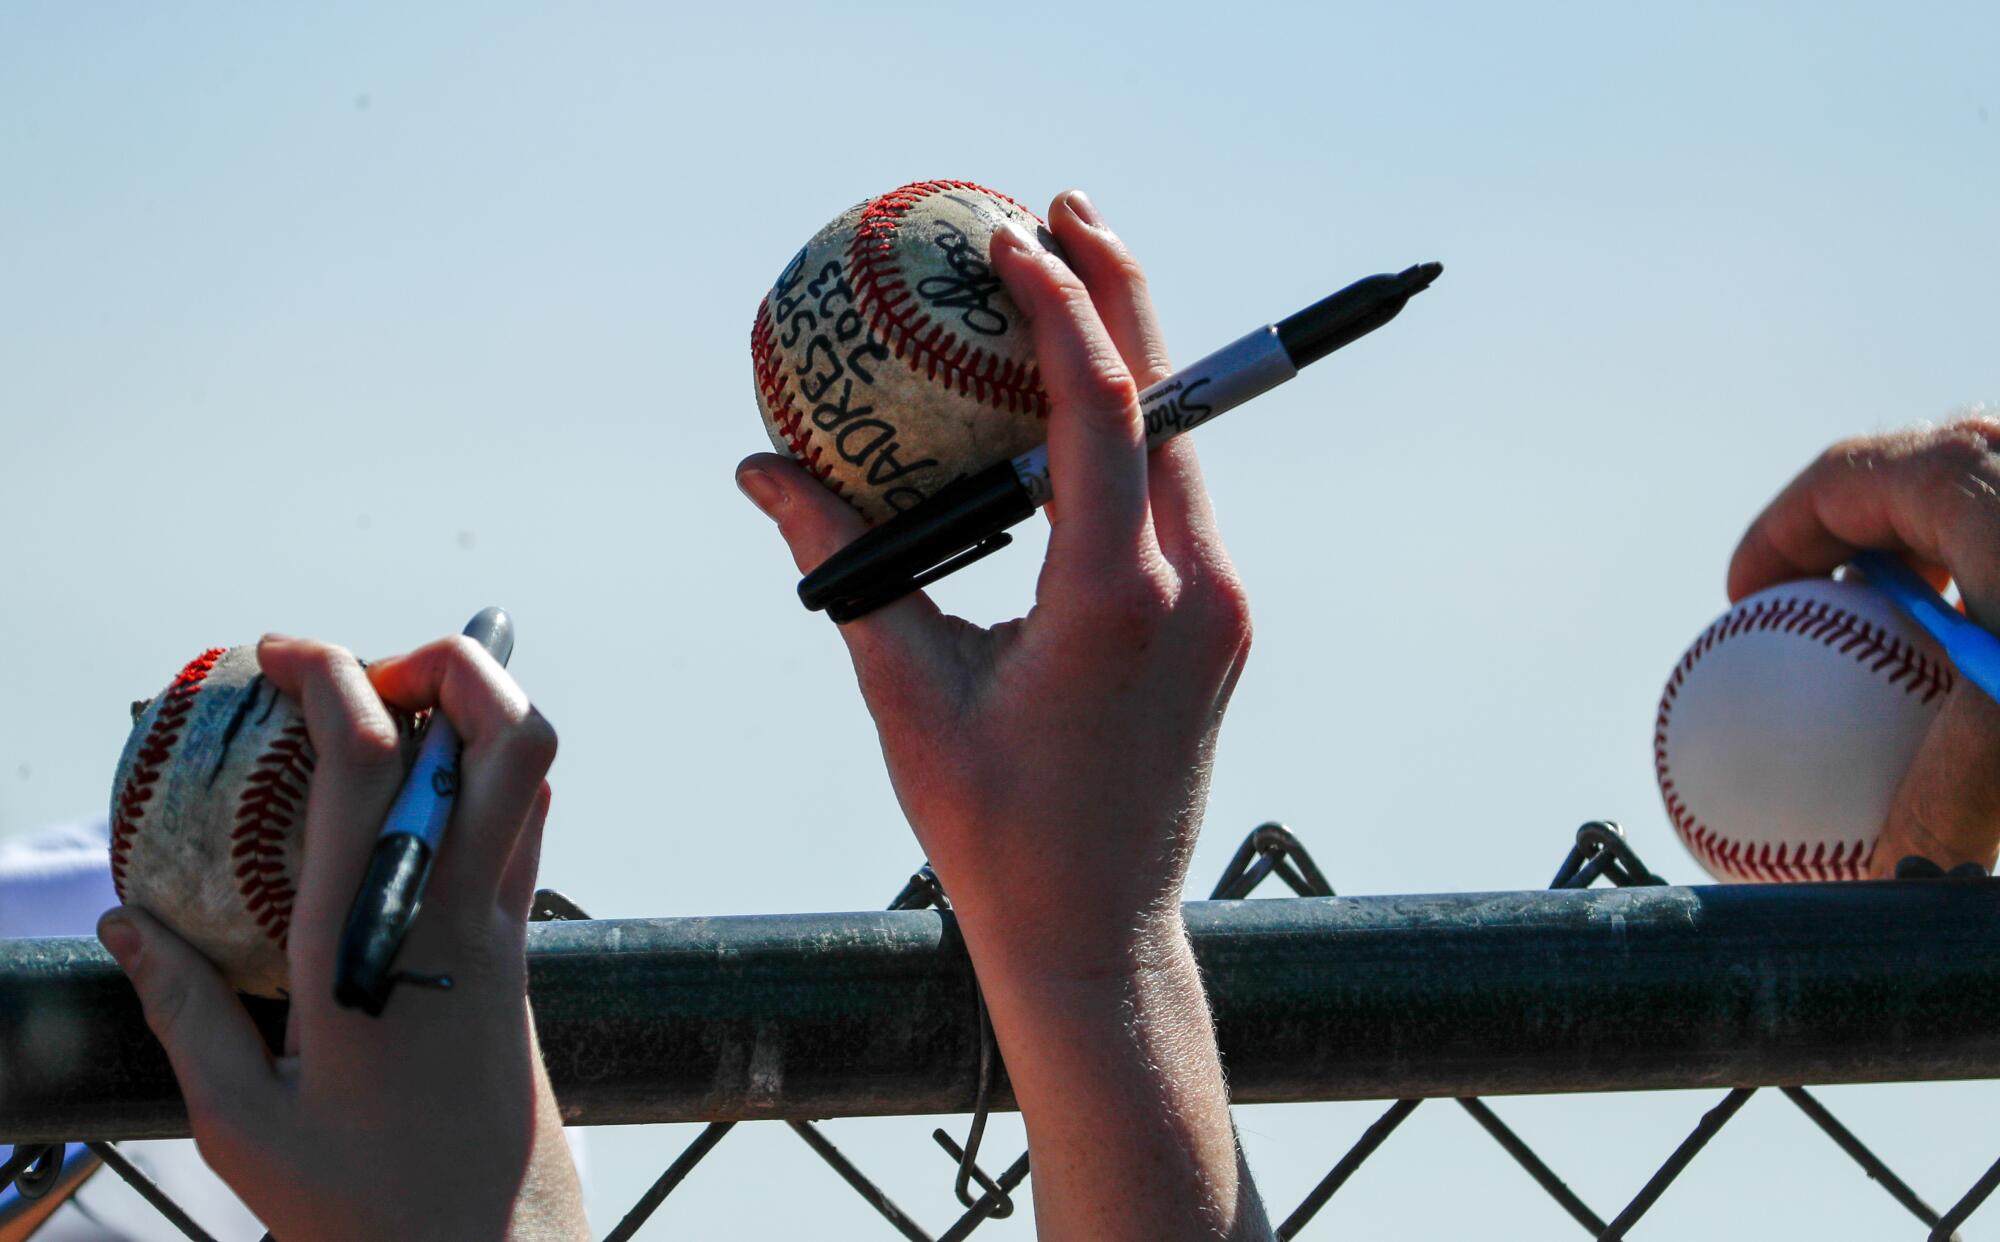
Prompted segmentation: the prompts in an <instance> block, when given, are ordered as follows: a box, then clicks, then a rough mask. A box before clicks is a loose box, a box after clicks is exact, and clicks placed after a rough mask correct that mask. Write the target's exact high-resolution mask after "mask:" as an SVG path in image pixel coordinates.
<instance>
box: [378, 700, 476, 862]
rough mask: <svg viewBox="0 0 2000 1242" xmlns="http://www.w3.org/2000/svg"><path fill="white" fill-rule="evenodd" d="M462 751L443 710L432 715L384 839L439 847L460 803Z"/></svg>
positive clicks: (385, 824)
mask: <svg viewBox="0 0 2000 1242" xmlns="http://www.w3.org/2000/svg"><path fill="white" fill-rule="evenodd" d="M459 749H460V748H459V742H458V730H456V729H454V728H452V727H451V721H449V720H446V719H445V718H444V713H443V712H442V711H437V712H432V713H431V722H430V726H429V727H428V728H426V729H425V730H424V740H423V744H422V745H421V746H419V747H418V748H417V761H416V762H415V763H414V764H412V765H410V774H409V775H408V776H407V777H405V778H404V779H403V787H402V788H401V789H398V790H397V791H396V801H395V802H394V803H393V804H392V805H391V806H390V807H389V814H388V817H387V818H386V819H384V820H383V821H382V835H383V836H384V837H393V836H398V835H402V836H410V837H415V838H416V839H417V840H419V841H422V842H423V843H424V844H425V845H427V846H429V847H430V848H431V849H433V850H435V849H436V848H437V844H438V842H439V841H441V840H443V839H444V827H445V825H446V824H447V823H450V822H451V808H452V804H453V803H455V802H456V801H457V800H458V753H459Z"/></svg>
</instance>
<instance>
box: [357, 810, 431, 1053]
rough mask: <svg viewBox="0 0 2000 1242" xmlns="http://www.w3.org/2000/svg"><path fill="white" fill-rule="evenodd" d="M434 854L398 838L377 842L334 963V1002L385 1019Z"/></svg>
mask: <svg viewBox="0 0 2000 1242" xmlns="http://www.w3.org/2000/svg"><path fill="white" fill-rule="evenodd" d="M430 869H431V848H430V846H428V845H426V844H425V843H424V842H423V841H421V840H419V839H418V838H416V837H413V836H409V835H407V834H404V833H398V834H396V835H395V836H393V837H383V838H381V839H380V840H378V841H376V842H375V852H374V854H372V855H371V856H370V857H369V859H368V874H367V876H366V877H365V878H364V879H363V880H362V881H361V888H360V889H359V890H358V891H357V892H356V893H355V895H354V905H353V906H352V907H351V908H350V909H349V910H348V912H347V925H346V927H345V929H343V931H342V932H341V936H340V951H339V954H338V956H336V957H335V959H334V972H333V977H334V984H333V998H334V999H335V1000H336V1001H338V1002H339V1003H341V1004H342V1005H345V1006H346V1007H348V1008H349V1009H361V1010H365V1011H366V1012H368V1013H370V1014H380V1013H381V1012H382V1006H383V1004H384V1003H385V1002H386V1001H387V1000H388V993H389V987H388V981H389V968H390V967H391V966H393V965H394V964H395V961H396V953H397V951H398V950H400V949H401V948H402V947H403V934H404V932H405V931H407V930H408V928H409V926H410V923H411V922H412V921H413V920H414V919H415V918H416V917H417V909H418V907H419V906H420V905H421V904H422V902H423V897H424V880H425V878H426V877H427V876H428V875H429V874H430Z"/></svg>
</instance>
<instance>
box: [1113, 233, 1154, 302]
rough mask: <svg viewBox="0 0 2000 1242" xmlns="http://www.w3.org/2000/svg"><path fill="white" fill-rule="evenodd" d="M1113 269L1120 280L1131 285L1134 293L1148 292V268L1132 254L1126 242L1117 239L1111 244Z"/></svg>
mask: <svg viewBox="0 0 2000 1242" xmlns="http://www.w3.org/2000/svg"><path fill="white" fill-rule="evenodd" d="M1110 249H1111V268H1112V271H1113V273H1114V274H1115V275H1116V276H1117V277H1118V279H1119V280H1121V281H1123V282H1124V283H1125V284H1127V285H1130V286H1131V287H1132V289H1133V291H1134V292H1136V293H1144V292H1145V291H1146V267H1145V265H1144V264H1143V263H1140V262H1139V260H1138V259H1137V258H1135V257H1134V256H1133V254H1132V251H1131V249H1130V248H1129V247H1127V246H1126V245H1125V243H1124V242H1122V241H1118V240H1116V239H1115V238H1114V239H1113V240H1112V242H1111V246H1110Z"/></svg>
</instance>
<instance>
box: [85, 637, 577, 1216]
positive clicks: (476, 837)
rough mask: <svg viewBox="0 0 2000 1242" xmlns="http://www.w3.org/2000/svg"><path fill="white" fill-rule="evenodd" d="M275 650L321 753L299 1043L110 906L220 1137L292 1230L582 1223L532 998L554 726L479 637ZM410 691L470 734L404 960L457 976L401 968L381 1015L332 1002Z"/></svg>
mask: <svg viewBox="0 0 2000 1242" xmlns="http://www.w3.org/2000/svg"><path fill="white" fill-rule="evenodd" d="M258 661H259V663H260V664H261V666H262V668H263V672H264V675H265V676H267V677H269V678H270V679H271V682H272V684H274V685H275V686H277V687H278V688H279V689H281V690H283V691H284V692H285V693H287V694H289V695H291V696H292V697H293V698H294V699H296V700H297V701H298V702H299V703H300V704H301V705H302V706H303V708H304V712H305V717H306V727H307V732H308V734H309V736H310V738H311V740H312V745H313V750H314V753H315V755H316V757H317V766H316V770H315V772H314V775H313V781H312V786H311V792H310V794H309V795H308V798H307V807H306V827H305V841H304V855H305V856H304V859H303V862H302V864H301V867H300V875H299V883H298V896H297V900H296V902H295V904H294V907H293V918H292V927H291V934H290V938H289V941H288V944H287V952H288V955H289V958H290V968H291V979H292V1000H291V1010H290V1014H289V1018H288V1021H287V1025H286V1031H285V1047H284V1053H283V1055H282V1056H278V1057H273V1056H271V1054H270V1052H269V1051H268V1049H267V1048H266V1047H265V1045H264V1042H263V1039H262V1037H261V1036H260V1035H259V1034H258V1032H257V1029H256V1028H255V1026H254V1025H252V1023H251V1020H250V1018H249V1016H248V1014H247V1013H246V1012H245V1011H244V1009H243V1006H242V1003H241V1002H240V1001H239V1000H238V999H237V997H236V995H235V993H233V992H232V991H231V990H230V989H229V987H228V986H227V985H226V984H225V983H224V982H223V980H222V977H221V976H220V975H219V974H218V973H217V972H216V970H215V968H214V967H213V966H211V965H210V964H209V963H208V961H207V960H206V959H205V958H203V957H202V956H201V955H200V954H199V953H197V952H196V951H195V950H194V949H192V948H190V947H189V946H188V945H187V944H186V943H185V942H184V941H182V940H181V939H180V938H179V937H177V936H175V935H174V934H173V933H172V932H170V931H168V930H167V929H166V928H165V927H164V926H162V925H161V924H159V923H158V922H156V921H155V920H153V919H152V918H150V917H148V916H147V915H146V914H145V913H144V912H143V911H140V910H136V909H130V908H122V909H119V910H114V911H112V912H111V913H109V914H107V915H106V916H105V918H104V920H103V921H102V922H101V923H100V924H99V927H98V935H99V938H100V939H101V940H103V942H104V944H105V947H106V948H107V949H109V950H110V951H111V953H112V955H113V956H114V957H116V958H117V959H118V962H119V965H120V966H121V967H123V968H124V970H125V972H126V974H127V975H129V976H130V977H131V979H132V983H133V986H134V987H135V989H136V990H137V991H138V994H139V999H140V1002H141V1004H142V1005H143V1007H144V1009H145V1013H146V1021H147V1022H148V1024H149V1025H150V1026H151V1027H152V1028H153V1033H154V1034H155V1035H156V1036H157V1037H158V1038H159V1040H160V1043H161V1044H162V1045H163V1046H164V1047H165V1048H166V1051H167V1055H168V1058H169V1059H170V1060H171V1062H172V1064H173V1069H174V1076H175V1077H176V1078H177V1079H178V1080H179V1082H180V1085H181V1093H182V1095H183V1097H184V1098H185V1099H186V1101H187V1108H188V1118H189V1122H190V1124H191V1126H192V1128H193V1130H194V1136H195V1141H196V1143H197V1144H198V1145H199V1147H200V1149H201V1153H202V1156H203V1157H204V1158H205V1159H206V1160H207V1161H208V1162H209V1164H210V1165H212V1166H213V1167H214V1168H215V1170H216V1172H217V1173H219V1174H220V1175H221V1176H222V1177H223V1179H224V1180H225V1181H227V1182H228V1183H229V1184H230V1186H231V1188H232V1189H234V1190H235V1191H236V1193H237V1194H238V1195H239V1196H240V1197H241V1198H242V1199H243V1201H244V1203H245V1204H247V1205H248V1206H249V1208H250V1209H251V1211H253V1212H255V1213H256V1214H257V1216H258V1217H259V1218H260V1219H261V1220H262V1221H263V1222H264V1224H265V1225H266V1226H267V1227H269V1228H270V1230H271V1231H272V1233H273V1234H274V1235H275V1236H276V1237H278V1238H281V1239H283V1242H314V1240H316V1239H326V1240H328V1242H332V1240H334V1239H343V1240H345V1239H355V1238H399V1239H432V1238H435V1239H440V1240H442V1239H451V1240H452V1242H463V1240H464V1239H498V1238H503V1237H512V1238H533V1239H541V1238H575V1237H582V1236H585V1235H584V1233H583V1215H582V1208H581V1201H580V1196H579V1193H578V1189H577V1183H576V1176H575V1171H574V1169H573V1167H572V1166H571V1165H570V1163H569V1155H568V1151H567V1149H566V1147H565V1146H564V1143H563V1139H562V1135H561V1124H560V1121H559V1120H558V1118H557V1114H556V1112H555V1102H554V1097H553V1095H552V1094H551V1093H550V1092H549V1089H548V1079H547V1075H546V1074H545V1073H544V1071H543V1069H542V1066H541V1058H540V1055H539V1053H538V1051H537V1049H536V1046H535V1038H534V1027H533V1022H532V1018H531V1016H530V1014H529V1011H528V1005H527V964H526V957H525V944H526V930H525V925H526V919H527V911H528V903H529V901H530V900H531V898H532V896H533V890H534V879H535V869H536V865H537V862H538V860H539V856H540V848H541V835H542V823H543V820H544V817H545V816H546V815H547V813H548V805H549V792H548V786H547V784H546V783H545V782H544V780H543V777H544V775H545V774H546V773H547V771H548V768H549V765H550V763H551V762H552V761H553V760H554V758H555V749H556V736H555V732H554V730H553V729H551V728H550V727H549V725H548V722H547V721H546V720H544V719H543V718H542V716H541V714H540V713H538V712H537V711H535V709H534V708H533V706H531V705H530V704H529V702H528V699H527V696H526V695H524V694H523V693H522V692H521V689H520V687H519V686H517V685H516V684H515V683H514V681H513V679H512V678H510V677H509V676H508V675H507V673H506V672H505V670H503V669H502V668H501V667H500V666H499V665H498V664H497V663H495V662H494V661H493V659H492V657H491V656H489V655H488V654H487V653H486V652H485V651H483V650H482V649H480V648H479V647H478V646H477V644H475V643H473V642H472V641H471V640H469V639H460V638H453V639H446V640H443V641H440V642H437V643H433V644H431V645H429V646H426V647H423V648H420V649H419V650H417V651H415V652H412V653H411V654H409V655H407V656H399V657H396V658H393V659H389V660H383V661H380V662H378V663H376V664H373V665H371V666H369V667H368V668H367V669H366V670H364V669H363V668H362V666H361V664H360V663H359V662H358V661H357V660H355V658H354V657H353V656H352V655H350V654H348V653H347V652H345V651H342V650H340V649H339V648H336V647H328V646H325V645H323V644H320V643H315V642H309V641H304V640H299V639H287V638H278V637H275V636H272V637H267V638H266V639H265V640H264V641H263V642H262V643H261V644H259V646H258ZM392 708H393V709H397V710H401V711H405V712H411V711H417V710H421V709H425V708H435V709H437V710H440V711H442V712H443V713H444V714H445V716H446V717H447V718H448V719H450V721H451V722H452V724H453V725H454V726H456V727H457V729H458V732H459V735H460V737H461V738H462V739H463V742H464V752H463V756H462V759H461V762H460V774H461V784H460V788H459V794H458V805H457V807H456V810H455V812H454V814H453V817H452V824H451V832H450V834H449V835H448V836H447V837H446V838H445V841H444V844H443V846H442V848H441V849H440V851H439V853H438V856H437V860H436V864H435V867H434V869H433V871H432V873H431V877H430V881H429V885H428V888H427V891H426V893H425V897H424V911H423V915H422V917H421V918H419V919H418V920H417V922H416V923H415V924H414V926H413V927H412V928H411V931H410V935H409V939H408V941H407V942H406V943H405V945H404V949H403V953H402V956H401V958H400V959H399V960H400V962H401V963H402V964H405V965H407V966H408V967H409V968H411V969H413V970H416V971H419V972H423V973H431V974H443V975H448V976H450V978H451V980H452V987H451V990H449V991H429V990H420V989H416V988H404V989H402V990H400V991H399V992H398V993H397V994H396V995H395V997H394V998H393V999H392V1000H391V1001H390V1003H389V1006H388V1008H387V1009H386V1010H385V1011H384V1013H383V1015H382V1016H381V1017H380V1018H370V1017H368V1016H366V1015H364V1014H362V1013H360V1012H358V1011H355V1010H349V1009H343V1008H341V1007H339V1006H338V1005H336V1004H335V1002H334V999H333V975H334V957H335V952H336V948H337V945H338V942H339V938H340V934H341V929H342V926H343V924H344V922H345V919H346V915H347V910H348V906H349V904H350V903H351V902H352V900H353V897H354V893H355V889H356V887H357V886H358V885H359V884H360V882H361V877H362V873H363V871H364V869H365V868H366V865H367V861H368V857H369V853H370V851H371V848H372V847H373V844H374V841H375V837H376V834H377V833H378V832H379V831H380V828H381V824H382V820H383V817H384V815H385V814H386V813H387V812H388V809H389V804H390V802H391V801H392V800H393V799H394V797H395V794H396V790H397V788H398V786H399V785H400V784H401V782H402V779H403V771H404V769H403V763H402V758H401V754H400V750H399V747H398V743H397V732H396V729H395V726H394V724H393V722H392V719H391V715H390V711H391V709H392ZM517 1196H518V1197H519V1199H520V1206H519V1207H518V1209H517V1207H516V1200H517Z"/></svg>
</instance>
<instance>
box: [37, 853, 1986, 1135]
mask: <svg viewBox="0 0 2000 1242" xmlns="http://www.w3.org/2000/svg"><path fill="white" fill-rule="evenodd" d="M1187 920H1188V926H1189V929H1190V931H1191V933H1192V936H1193V939H1194V944H1195V950H1196V953H1197V955H1198V957H1199V958H1200V960H1201V963H1202V967H1203V970H1204V972H1205V973H1206V975H1207V977H1208V982H1209V989H1210V994H1211V997H1212V999H1213V1003H1214V1007H1215V1012H1216V1017H1217V1021H1218V1025H1219V1029H1220V1032H1221V1039H1222V1047H1223V1055H1224V1058H1225V1060H1226V1062H1227V1063H1228V1067H1229V1075H1230V1082H1231V1085H1232V1088H1233V1089H1234V1091H1235V1094H1236V1098H1237V1099H1238V1100H1239V1101H1244V1102H1261V1101H1303V1100H1331V1099H1364V1098H1365V1099H1374V1098H1385V1099H1386V1098H1394V1097H1416V1096H1465V1095H1474V1094H1478V1095H1496V1094H1509V1093H1535V1092H1555V1091H1623V1090H1636V1089H1646V1088H1660V1087H1693V1086H1741V1085H1790V1084H1803V1083H1835V1082H1877V1081H1901V1080H1914V1079H1957V1078H1991V1077H2000V882H1994V881H1926V882H1904V883H1873V884H1837V885H1836V884H1828V885H1774V886H1766V887H1733V888H1721V887H1710V888H1672V887H1662V888H1631V889H1616V890H1595V891H1588V890H1587V891H1550V892H1508V893H1452V894H1439V895H1428V896H1392V897H1334V898H1302V899H1283V900H1262V901H1240V902H1197V903H1192V904H1190V905H1189V906H1188V907H1187ZM529 946H530V948H529V954H530V968H531V987H530V990H531V993H532V995H533V998H534V1004H535V1013H536V1020H537V1023H538V1025H539V1028H540V1031H541V1036H542V1046H543V1049H544V1052H545V1053H546V1055H547V1057H548V1062H549V1070H550V1074H551V1076H552V1078H553V1080H554V1082H555V1084H556V1090H557V1093H558V1095H559V1096H560V1097H561V1099H562V1101H563V1107H564V1111H565V1113H566V1114H567V1115H568V1117H569V1118H570V1120H572V1121H574V1122H579V1123H586V1124H605V1123H622V1122H654V1121H691V1120H718V1119H721V1120H732V1119H746V1120H747V1119H756V1118H766V1117H770V1118H789V1119H805V1118H826V1117H842V1116H860V1115H880V1114H894V1113H945V1112H962V1111H965V1110H967V1109H969V1108H970V1107H971V1106H972V1101H973V1094H974V1090H975V1086H976V1081H977V1072H978V1051H979V1050H978V1022H977V1010H976V1005H975V998H974V992H973V985H972V974H971V970H970V968H969V965H968V963H967V960H966V956H965V951H964V946H963V944H962V943H961V942H960V940H959V938H958V935H957V932H956V928H955V926H954V925H953V923H952V921H951V918H950V916H949V915H941V914H939V913H937V912H935V911H890V912H884V913H867V914H821V915H775V916H761V917H743V918H714V919H641V920H623V921H611V920H605V921H598V922H586V923H550V924H542V925H538V926H536V927H534V928H533V929H531V935H530V939H529ZM266 1018H267V1020H274V1018H275V1016H274V1015H266ZM995 1095H996V1102H997V1103H998V1104H999V1105H1000V1106H1003V1107H1004V1106H1007V1104H1008V1101H1009V1099H1010V1096H1009V1093H1008V1091H1007V1088H1006V1085H1005V1082H1004V1078H1003V1080H1002V1082H1001V1084H1000V1087H999V1089H998V1090H997V1091H996V1093H995ZM185 1132H186V1122H185V1118H184V1116H183V1114H182V1111H181V1107H180V1103H179V1100H178V1097H177V1094H176V1092H175V1090H174V1086H173V1080H172V1077H171V1076H170V1074H169V1073H168V1070H167V1065H166V1061H165V1058H164V1057H163V1056H162V1054H161V1053H160V1051H159V1049H158V1047H157V1046H156V1045H155V1044H154V1043H153V1041H152V1039H151V1037H150V1036H149V1035H148V1034H147V1032H146V1029H145V1026H144V1024H143V1022H142V1021H141V1018H140V1015H139V1011H138V1008H137V1006H136V1004H135V1002H134V1001H133V999H132V996H131V992H130V990H129V989H128V988H127V987H126V985H125V983H124V981H123V980H122V979H121V978H120V976H119V975H118V973H117V970H116V968H115V967H114V966H113V965H112V964H111V962H110V960H109V959H108V958H107V957H105V956H104V954H103V953H102V952H101V951H100V950H99V949H98V948H97V946H96V944H95V943H94V942H92V941H85V940H27V941H0V1140H21V1141H32V1140H53V1139H79V1138H91V1139H122V1138H136V1137H158V1136H167V1135H174V1134H182V1133H185Z"/></svg>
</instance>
